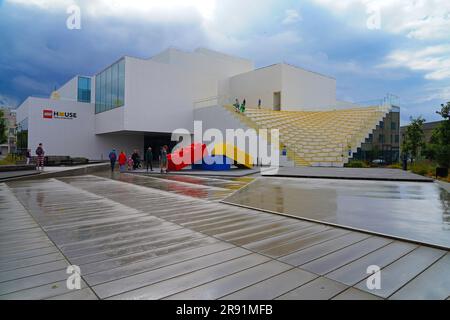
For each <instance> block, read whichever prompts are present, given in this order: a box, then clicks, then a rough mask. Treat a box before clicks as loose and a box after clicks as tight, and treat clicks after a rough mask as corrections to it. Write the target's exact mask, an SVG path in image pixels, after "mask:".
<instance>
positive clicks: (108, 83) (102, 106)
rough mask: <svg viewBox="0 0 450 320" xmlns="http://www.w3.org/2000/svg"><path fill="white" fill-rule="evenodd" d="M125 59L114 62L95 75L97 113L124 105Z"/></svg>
mask: <svg viewBox="0 0 450 320" xmlns="http://www.w3.org/2000/svg"><path fill="white" fill-rule="evenodd" d="M124 96H125V60H124V59H121V60H120V61H118V62H116V63H114V64H113V65H111V66H110V67H109V68H107V69H105V70H104V71H102V72H100V73H99V74H97V76H96V77H95V113H100V112H104V111H108V110H111V109H114V108H117V107H121V106H123V105H124V101H125V99H124Z"/></svg>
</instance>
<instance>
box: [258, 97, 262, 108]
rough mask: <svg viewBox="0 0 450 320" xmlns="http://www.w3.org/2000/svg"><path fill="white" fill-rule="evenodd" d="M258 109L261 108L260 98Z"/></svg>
mask: <svg viewBox="0 0 450 320" xmlns="http://www.w3.org/2000/svg"><path fill="white" fill-rule="evenodd" d="M258 109H261V99H258Z"/></svg>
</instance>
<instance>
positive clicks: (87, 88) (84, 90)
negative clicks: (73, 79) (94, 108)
mask: <svg viewBox="0 0 450 320" xmlns="http://www.w3.org/2000/svg"><path fill="white" fill-rule="evenodd" d="M78 102H88V103H90V102H91V78H86V77H78Z"/></svg>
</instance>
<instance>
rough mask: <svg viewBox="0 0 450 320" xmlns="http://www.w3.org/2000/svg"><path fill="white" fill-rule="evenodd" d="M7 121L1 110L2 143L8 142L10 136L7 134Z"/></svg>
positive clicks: (0, 139)
mask: <svg viewBox="0 0 450 320" xmlns="http://www.w3.org/2000/svg"><path fill="white" fill-rule="evenodd" d="M6 129H7V128H6V120H5V118H4V112H3V110H1V109H0V143H5V142H6V141H8V135H7V132H6Z"/></svg>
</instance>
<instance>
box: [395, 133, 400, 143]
mask: <svg viewBox="0 0 450 320" xmlns="http://www.w3.org/2000/svg"><path fill="white" fill-rule="evenodd" d="M399 141H400V137H399V135H398V134H396V135H395V143H399Z"/></svg>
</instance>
